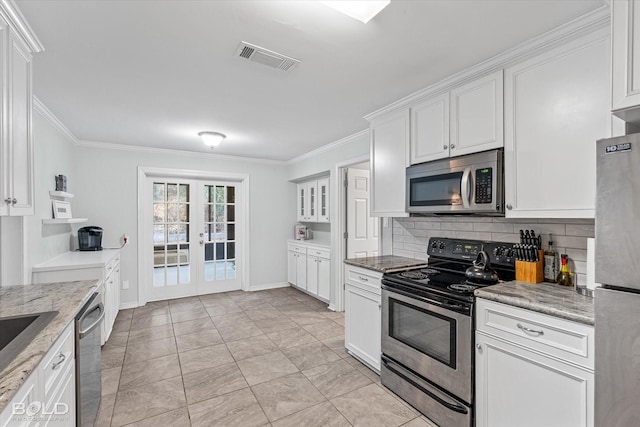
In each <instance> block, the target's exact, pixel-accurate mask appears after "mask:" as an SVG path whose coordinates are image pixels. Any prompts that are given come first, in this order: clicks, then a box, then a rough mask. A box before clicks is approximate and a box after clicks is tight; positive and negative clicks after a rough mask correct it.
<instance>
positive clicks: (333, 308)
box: [327, 304, 338, 311]
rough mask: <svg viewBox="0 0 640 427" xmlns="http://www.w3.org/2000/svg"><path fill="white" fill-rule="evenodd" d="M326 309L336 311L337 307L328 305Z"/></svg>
mask: <svg viewBox="0 0 640 427" xmlns="http://www.w3.org/2000/svg"><path fill="white" fill-rule="evenodd" d="M327 308H328V309H329V310H331V311H338V307H336V306H335V305H333V304H329V307H327Z"/></svg>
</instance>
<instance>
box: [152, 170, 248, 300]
mask: <svg viewBox="0 0 640 427" xmlns="http://www.w3.org/2000/svg"><path fill="white" fill-rule="evenodd" d="M151 191H152V194H153V196H152V202H151V203H152V209H151V212H152V218H150V221H149V223H150V224H152V225H151V226H152V227H153V231H152V233H151V234H152V239H151V240H152V241H151V242H148V244H149V248H148V250H149V251H152V252H153V262H152V263H151V266H150V268H152V269H153V272H152V274H151V275H150V276H147V277H150V280H149V282H150V283H148V284H147V299H148V300H150V301H151V300H161V299H168V298H179V297H185V296H191V295H202V294H208V293H215V292H226V291H230V290H236V289H240V288H241V283H242V277H241V273H240V272H241V270H240V268H239V265H240V264H241V263H242V260H241V259H240V257H239V255H240V254H241V253H242V251H241V250H240V249H241V248H240V247H239V245H240V244H241V240H242V239H241V238H240V237H241V236H240V234H241V224H240V223H239V219H240V217H241V215H240V209H242V206H241V203H239V202H240V200H241V199H240V197H239V192H240V191H241V185H240V184H239V183H234V182H222V181H221V182H216V181H205V180H197V179H184V180H181V179H176V178H166V179H161V178H158V177H154V178H152V190H151Z"/></svg>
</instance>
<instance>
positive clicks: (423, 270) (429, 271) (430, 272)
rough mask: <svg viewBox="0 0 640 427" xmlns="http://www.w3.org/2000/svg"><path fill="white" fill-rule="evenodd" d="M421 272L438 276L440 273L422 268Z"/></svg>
mask: <svg viewBox="0 0 640 427" xmlns="http://www.w3.org/2000/svg"><path fill="white" fill-rule="evenodd" d="M420 271H422V272H423V273H424V274H438V273H440V272H439V271H438V270H434V269H433V268H423V269H421V270H420Z"/></svg>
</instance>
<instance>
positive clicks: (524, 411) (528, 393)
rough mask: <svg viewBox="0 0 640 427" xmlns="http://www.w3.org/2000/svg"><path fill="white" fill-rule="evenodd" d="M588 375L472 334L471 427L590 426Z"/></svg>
mask: <svg viewBox="0 0 640 427" xmlns="http://www.w3.org/2000/svg"><path fill="white" fill-rule="evenodd" d="M593 382H594V375H593V372H590V371H587V370H582V369H579V368H577V367H575V366H574V365H570V364H567V363H563V362H561V361H559V360H557V359H552V358H548V357H545V356H542V355H540V354H538V353H535V352H532V351H528V350H525V349H523V348H521V347H518V346H515V345H511V344H509V343H507V342H505V341H502V340H499V339H496V338H493V337H490V336H487V335H484V334H482V333H476V426H477V427H512V426H514V425H518V426H519V427H540V426H545V427H585V426H593V402H594V400H593V399H594V384H593Z"/></svg>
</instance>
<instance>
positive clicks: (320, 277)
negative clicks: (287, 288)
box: [287, 241, 331, 302]
mask: <svg viewBox="0 0 640 427" xmlns="http://www.w3.org/2000/svg"><path fill="white" fill-rule="evenodd" d="M287 249H288V254H287V264H288V265H287V281H288V282H289V283H290V284H292V285H293V286H295V287H296V288H298V289H301V290H304V291H305V292H307V293H308V294H311V295H313V296H315V297H317V298H319V299H321V300H323V301H325V302H329V298H330V292H331V250H330V249H329V248H328V247H325V246H319V245H315V244H309V243H304V242H298V241H296V242H295V243H294V242H289V243H288V248H287Z"/></svg>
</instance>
